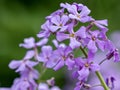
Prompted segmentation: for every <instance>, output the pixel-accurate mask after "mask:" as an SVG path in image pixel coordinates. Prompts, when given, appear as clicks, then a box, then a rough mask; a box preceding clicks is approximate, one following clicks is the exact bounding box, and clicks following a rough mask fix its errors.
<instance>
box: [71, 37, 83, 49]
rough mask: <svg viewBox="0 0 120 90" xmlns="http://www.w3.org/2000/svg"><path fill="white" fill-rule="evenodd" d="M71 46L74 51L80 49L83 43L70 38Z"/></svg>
mask: <svg viewBox="0 0 120 90" xmlns="http://www.w3.org/2000/svg"><path fill="white" fill-rule="evenodd" d="M69 45H70V47H71V48H72V49H74V48H77V47H79V46H80V45H81V43H80V42H78V41H77V40H76V39H75V38H70V44H69Z"/></svg>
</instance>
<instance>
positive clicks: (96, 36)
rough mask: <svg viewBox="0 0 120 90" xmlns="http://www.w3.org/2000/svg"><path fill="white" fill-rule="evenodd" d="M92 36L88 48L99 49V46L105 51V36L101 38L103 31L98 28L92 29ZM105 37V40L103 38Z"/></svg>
mask: <svg viewBox="0 0 120 90" xmlns="http://www.w3.org/2000/svg"><path fill="white" fill-rule="evenodd" d="M89 33H90V36H88V37H89V39H90V40H89V42H88V45H87V47H88V49H89V50H91V51H92V52H96V51H97V46H98V47H99V49H100V50H102V51H104V50H105V41H104V38H101V37H100V35H101V32H100V31H98V30H96V31H90V32H89ZM102 39H103V40H102Z"/></svg>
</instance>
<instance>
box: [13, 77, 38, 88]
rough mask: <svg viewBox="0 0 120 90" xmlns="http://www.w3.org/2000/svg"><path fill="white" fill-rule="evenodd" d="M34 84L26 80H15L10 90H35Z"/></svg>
mask: <svg viewBox="0 0 120 90" xmlns="http://www.w3.org/2000/svg"><path fill="white" fill-rule="evenodd" d="M36 87H37V85H36V83H35V82H34V81H33V82H31V81H29V80H28V79H27V78H20V79H15V81H14V84H13V85H12V87H11V90H28V89H29V90H36Z"/></svg>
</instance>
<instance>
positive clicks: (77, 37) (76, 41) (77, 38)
mask: <svg viewBox="0 0 120 90" xmlns="http://www.w3.org/2000/svg"><path fill="white" fill-rule="evenodd" d="M85 30H86V28H85V27H84V26H82V27H81V28H80V29H79V30H78V31H76V32H74V31H73V28H70V30H69V31H68V32H69V34H65V33H57V40H58V41H63V40H65V39H70V44H69V45H70V47H71V48H73V49H74V48H77V47H79V46H80V45H81V42H82V39H84V38H86V31H85Z"/></svg>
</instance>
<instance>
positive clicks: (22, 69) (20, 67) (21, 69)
mask: <svg viewBox="0 0 120 90" xmlns="http://www.w3.org/2000/svg"><path fill="white" fill-rule="evenodd" d="M25 69H26V66H25V63H21V65H20V66H19V68H18V69H17V70H16V72H20V71H24V70H25Z"/></svg>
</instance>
